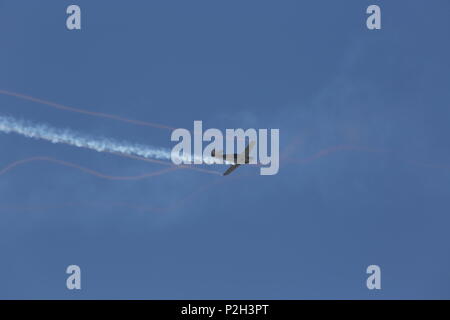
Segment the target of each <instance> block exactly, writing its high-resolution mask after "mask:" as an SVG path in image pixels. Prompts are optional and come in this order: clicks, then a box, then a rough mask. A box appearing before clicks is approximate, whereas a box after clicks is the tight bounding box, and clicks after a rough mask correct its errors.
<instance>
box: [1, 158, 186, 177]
mask: <svg viewBox="0 0 450 320" xmlns="http://www.w3.org/2000/svg"><path fill="white" fill-rule="evenodd" d="M34 161H47V162H53V163H57V164H59V165H63V166H66V167H71V168H75V169H78V170H80V171H83V172H85V173H88V174H90V175H93V176H96V177H98V178H102V179H108V180H122V181H124V180H140V179H145V178H149V177H154V176H157V175H161V174H164V173H167V172H171V171H174V170H176V169H178V168H177V167H170V168H167V169H163V170H159V171H155V172H151V173H146V174H141V175H137V176H111V175H107V174H103V173H100V172H98V171H95V170H92V169H89V168H86V167H83V166H80V165H77V164H75V163H72V162H68V161H63V160H59V159H54V158H51V157H44V156H38V157H31V158H27V159H22V160H17V161H14V162H12V163H10V164H9V165H7V166H5V167H4V168H3V169H1V170H0V176H1V175H4V174H6V173H7V172H9V171H11V170H12V169H14V168H16V167H17V166H20V165H23V164H26V163H29V162H34Z"/></svg>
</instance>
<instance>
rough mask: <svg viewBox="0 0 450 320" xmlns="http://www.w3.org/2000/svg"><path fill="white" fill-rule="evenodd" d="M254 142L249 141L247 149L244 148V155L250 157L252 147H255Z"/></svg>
mask: <svg viewBox="0 0 450 320" xmlns="http://www.w3.org/2000/svg"><path fill="white" fill-rule="evenodd" d="M255 144H256V141H250V143H249V144H248V146H247V148H245V153H244V154H246V155H250V151H252V149H253V147H254V146H255Z"/></svg>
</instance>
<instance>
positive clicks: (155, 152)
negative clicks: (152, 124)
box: [0, 115, 212, 163]
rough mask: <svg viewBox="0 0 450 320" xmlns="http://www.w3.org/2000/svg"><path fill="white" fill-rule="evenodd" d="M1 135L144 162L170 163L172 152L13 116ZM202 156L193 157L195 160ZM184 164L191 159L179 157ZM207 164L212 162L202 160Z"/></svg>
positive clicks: (4, 119) (2, 120)
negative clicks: (163, 161) (113, 154)
mask: <svg viewBox="0 0 450 320" xmlns="http://www.w3.org/2000/svg"><path fill="white" fill-rule="evenodd" d="M0 132H3V133H16V134H19V135H22V136H24V137H27V138H32V139H38V140H46V141H49V142H52V143H61V144H67V145H71V146H75V147H78V148H85V149H90V150H95V151H98V152H110V153H116V154H122V155H128V156H138V157H142V158H145V159H156V160H171V151H170V150H169V149H165V148H158V147H152V146H146V145H142V144H135V143H130V142H123V141H118V140H114V139H111V138H96V137H92V136H88V135H85V134H82V133H79V132H76V131H72V130H70V129H59V128H54V127H50V126H48V125H46V124H35V123H32V122H30V121H25V120H18V119H16V118H13V117H10V116H2V115H0ZM197 157H199V156H197V155H194V159H195V158H197ZM179 159H181V160H187V159H189V160H190V159H191V157H182V156H179ZM203 161H204V162H208V161H211V163H212V159H203Z"/></svg>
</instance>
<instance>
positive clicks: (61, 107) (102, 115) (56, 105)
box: [0, 89, 175, 130]
mask: <svg viewBox="0 0 450 320" xmlns="http://www.w3.org/2000/svg"><path fill="white" fill-rule="evenodd" d="M0 94H3V95H7V96H11V97H16V98H19V99H23V100H28V101H33V102H36V103H40V104H45V105H47V106H49V107H52V108H55V109H59V110H65V111H70V112H76V113H82V114H87V115H90V116H94V117H100V118H107V119H113V120H117V121H122V122H128V123H132V124H136V125H140V126H147V127H154V128H160V129H168V130H173V129H175V128H172V127H170V126H166V125H163V124H159V123H155V122H146V121H141V120H133V119H127V118H123V117H120V116H117V115H114V114H108V113H102V112H94V111H89V110H84V109H78V108H73V107H69V106H65V105H63V104H59V103H56V102H52V101H47V100H43V99H39V98H35V97H32V96H28V95H25V94H22V93H17V92H11V91H6V90H2V89H0Z"/></svg>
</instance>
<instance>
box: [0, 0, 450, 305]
mask: <svg viewBox="0 0 450 320" xmlns="http://www.w3.org/2000/svg"><path fill="white" fill-rule="evenodd" d="M72 3H75V4H78V5H79V6H80V7H81V10H82V30H80V31H68V30H67V29H66V27H65V20H66V16H67V15H66V13H65V11H66V8H67V6H68V5H70V4H72ZM370 4H378V5H380V7H381V10H382V29H381V30H378V31H369V30H368V29H367V28H366V24H365V19H366V14H365V11H366V8H367V6H368V5H370ZM449 9H450V4H449V3H448V1H443V0H435V1H432V2H430V1H428V2H426V1H395V2H393V1H360V0H359V1H356V0H355V1H345V2H342V1H323V0H321V1H317V0H316V1H220V2H219V1H197V0H193V1H188V2H187V1H170V2H169V1H164V2H163V1H159V2H156V1H146V2H145V3H144V2H143V1H128V2H126V1H115V2H112V1H85V0H76V1H50V0H45V1H39V2H36V1H22V0H20V1H12V0H6V1H0V36H1V39H2V44H1V50H0V89H1V90H7V91H13V92H18V93H22V94H27V95H30V96H33V97H37V98H41V99H45V100H50V101H54V102H58V103H61V104H64V105H68V106H72V107H77V108H82V109H86V110H90V111H94V112H103V113H109V114H115V115H119V116H122V117H126V118H131V119H138V120H143V121H149V122H157V123H162V124H165V125H168V126H173V127H182V128H188V129H191V128H192V126H193V121H194V120H202V121H203V124H204V127H205V128H219V129H225V128H239V127H242V128H279V129H280V152H281V155H282V156H283V159H282V160H281V165H280V171H279V173H278V174H277V175H275V176H260V175H259V169H258V168H255V167H245V166H243V167H241V168H239V169H238V170H236V171H235V172H234V173H233V175H230V176H229V177H226V178H225V177H221V176H218V175H217V176H216V175H211V174H206V173H203V172H197V171H194V170H177V171H174V172H170V173H166V174H163V175H159V176H154V177H150V178H147V179H142V180H136V181H111V180H107V179H100V178H98V177H95V176H92V175H88V174H86V173H84V172H81V171H79V170H77V169H74V168H69V167H66V166H61V165H58V164H54V163H48V162H43V161H36V162H30V163H26V164H23V165H19V166H17V167H15V168H14V169H13V170H10V171H8V172H6V173H4V174H3V175H1V176H0V252H1V255H2V259H1V263H0V298H8V299H11V298H32V299H36V298H41V299H42V298H43V299H46V298H61V299H80V298H86V299H91V298H104V299H108V298H123V299H129V298H137V299H171V298H174V299H183V298H186V299H197V298H202V299H221V298H224V299H229V298H234V299H241V298H247V299H252V298H253V299H309V298H319V299H322V298H326V299H335V298H342V299H352V298H358V299H378V298H387V299H395V298H403V299H405V298H447V299H448V298H450V256H449V255H448V251H449V243H450V241H449V240H450V235H449V233H448V225H449V224H450V217H449V210H448V209H449V207H450V197H449V196H448V190H449V186H450V148H449V147H448V136H449V135H450V127H449V126H448V120H449V119H450V107H449V102H450V91H449V90H448V85H449V81H450V63H449V59H448V57H449V56H450V45H449V42H448V32H449V31H450V20H449V19H448V12H449ZM0 108H1V109H0V114H1V115H11V116H14V117H16V118H20V119H27V120H32V121H34V122H36V123H41V122H44V123H47V124H50V125H52V126H55V127H60V128H70V129H73V130H76V131H80V132H85V133H87V134H90V135H94V136H102V137H112V138H115V139H121V140H127V141H132V142H137V143H142V144H148V145H154V146H161V147H167V148H171V147H172V145H173V144H172V143H171V142H170V133H171V131H170V130H163V129H156V128H151V127H143V126H136V125H132V124H127V123H123V122H120V121H114V120H108V119H101V118H97V117H91V116H87V115H82V114H77V113H69V112H64V111H60V110H55V109H53V108H50V107H49V106H46V105H42V104H37V103H33V102H30V101H26V100H22V99H18V98H14V97H11V96H6V95H0ZM0 146H1V150H2V152H1V153H0V166H1V168H3V167H5V166H7V165H8V164H10V163H12V162H14V161H16V160H20V159H26V158H30V157H36V156H46V157H52V158H55V159H59V160H63V161H68V162H71V163H75V164H77V165H80V166H83V167H87V168H89V169H92V170H96V171H99V172H101V173H104V174H107V175H112V176H134V175H140V174H143V173H150V172H157V171H159V170H161V169H164V168H165V167H163V166H160V165H157V164H152V163H146V162H142V161H138V160H132V159H126V158H122V157H118V156H115V155H111V154H104V153H98V152H94V151H90V150H83V149H79V148H74V147H71V146H65V145H57V144H50V143H48V142H45V141H36V140H29V139H26V138H24V137H21V136H18V135H13V134H10V135H6V134H0ZM209 169H212V170H217V171H224V168H223V167H217V166H216V167H213V168H209ZM0 170H1V169H0ZM228 178H229V179H228ZM70 264H77V265H79V266H80V267H81V270H82V290H80V291H69V290H67V289H66V286H65V281H66V277H67V275H66V274H65V269H66V267H67V266H68V265H70ZM371 264H376V265H379V266H380V267H381V271H382V289H381V290H380V291H369V290H368V289H367V288H366V286H365V281H366V277H367V275H366V273H365V270H366V268H367V266H369V265H371Z"/></svg>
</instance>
